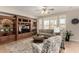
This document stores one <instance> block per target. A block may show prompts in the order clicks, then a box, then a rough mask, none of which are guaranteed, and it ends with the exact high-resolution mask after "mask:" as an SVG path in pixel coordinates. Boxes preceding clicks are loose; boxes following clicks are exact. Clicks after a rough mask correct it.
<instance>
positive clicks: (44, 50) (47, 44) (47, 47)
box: [41, 41, 50, 53]
mask: <svg viewBox="0 0 79 59" xmlns="http://www.w3.org/2000/svg"><path fill="white" fill-rule="evenodd" d="M49 47H50V41H47V42H45V43H44V45H43V48H42V51H41V52H42V53H47V52H48V50H49Z"/></svg>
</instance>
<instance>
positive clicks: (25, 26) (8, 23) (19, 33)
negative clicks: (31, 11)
mask: <svg viewBox="0 0 79 59" xmlns="http://www.w3.org/2000/svg"><path fill="white" fill-rule="evenodd" d="M36 23H37V22H36V20H35V19H33V18H30V17H24V16H17V15H11V16H4V15H0V44H3V43H8V42H12V41H16V40H19V39H25V38H27V37H30V36H32V34H33V30H34V31H37V30H36V29H37V27H36Z"/></svg>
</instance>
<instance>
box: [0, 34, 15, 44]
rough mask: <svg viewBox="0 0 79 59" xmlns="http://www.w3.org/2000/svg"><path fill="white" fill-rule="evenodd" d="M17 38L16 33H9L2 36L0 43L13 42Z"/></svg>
mask: <svg viewBox="0 0 79 59" xmlns="http://www.w3.org/2000/svg"><path fill="white" fill-rule="evenodd" d="M14 40H15V35H8V36H2V37H0V44H3V43H8V42H12V41H14Z"/></svg>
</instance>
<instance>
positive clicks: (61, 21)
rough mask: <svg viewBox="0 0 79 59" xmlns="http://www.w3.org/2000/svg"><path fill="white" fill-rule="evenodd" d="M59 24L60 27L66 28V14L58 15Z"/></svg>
mask: <svg viewBox="0 0 79 59" xmlns="http://www.w3.org/2000/svg"><path fill="white" fill-rule="evenodd" d="M59 26H60V28H62V29H65V28H66V16H62V17H59Z"/></svg>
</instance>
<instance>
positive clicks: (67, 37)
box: [65, 30, 73, 41]
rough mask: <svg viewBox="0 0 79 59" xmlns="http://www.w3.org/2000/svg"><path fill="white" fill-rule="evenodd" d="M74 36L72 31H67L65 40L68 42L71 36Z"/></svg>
mask: <svg viewBox="0 0 79 59" xmlns="http://www.w3.org/2000/svg"><path fill="white" fill-rule="evenodd" d="M72 35H73V34H72V33H71V31H68V30H67V31H66V37H65V40H66V41H69V40H70V36H72Z"/></svg>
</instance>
